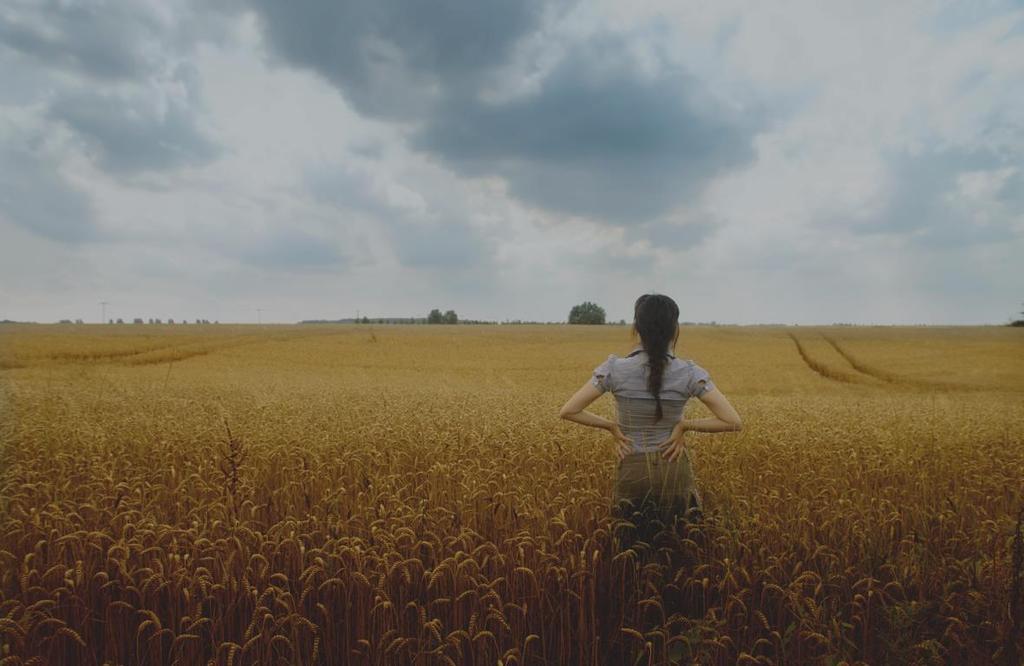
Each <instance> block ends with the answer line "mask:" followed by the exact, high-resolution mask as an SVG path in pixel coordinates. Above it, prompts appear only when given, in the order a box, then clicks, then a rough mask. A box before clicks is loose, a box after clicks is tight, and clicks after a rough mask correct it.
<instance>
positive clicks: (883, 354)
mask: <svg viewBox="0 0 1024 666" xmlns="http://www.w3.org/2000/svg"><path fill="white" fill-rule="evenodd" d="M1022 333H1024V331H1021V330H1020V329H1011V328H1005V327H1002V328H997V327H957V328H933V327H929V328H923V327H921V328H890V327H878V328H868V327H864V328H861V327H856V328H854V327H827V328H811V327H791V328H784V327H727V326H720V327H696V326H695V327H689V326H688V327H683V328H682V330H681V333H680V338H679V343H678V346H677V349H676V352H677V354H678V355H679V356H682V357H684V358H693V359H694V360H696V361H697V362H698V363H700V364H701V365H702V366H703V367H705V368H707V369H708V370H709V371H710V373H711V376H712V378H713V379H714V381H715V382H716V383H717V385H718V386H719V388H720V389H721V390H722V391H723V392H724V393H725V394H726V395H727V396H728V397H729V398H730V400H731V401H732V403H733V404H734V406H735V407H736V408H737V410H738V411H739V413H740V414H741V416H742V417H743V421H744V430H743V431H742V432H740V433H728V434H720V435H708V434H700V433H690V434H689V435H688V441H689V443H690V447H691V457H692V459H693V464H694V469H695V472H696V474H697V479H698V483H699V487H700V489H701V492H702V494H703V496H704V500H705V503H706V509H707V517H706V520H705V522H704V523H702V524H700V525H695V526H692V527H689V528H683V529H682V530H680V532H679V533H678V534H677V535H675V536H674V537H673V538H671V539H669V540H667V541H663V542H659V543H656V544H649V545H648V544H641V545H640V547H639V548H637V549H636V550H627V551H624V552H621V553H620V552H616V551H615V549H614V548H613V542H612V537H613V534H612V525H611V523H610V517H609V508H610V497H611V490H612V482H613V479H614V475H615V465H616V463H617V458H616V457H615V455H614V451H613V446H612V440H611V437H610V435H608V434H607V433H605V432H603V431H599V430H595V429H590V428H585V427H582V426H579V425H577V424H572V423H568V422H566V421H562V420H560V419H558V417H557V413H558V409H559V407H560V406H561V405H562V403H564V402H565V400H566V399H567V398H568V397H569V395H571V394H572V392H573V391H575V390H576V389H577V388H578V387H579V386H580V385H581V384H582V383H583V382H584V381H586V380H587V379H588V378H589V376H590V372H591V370H592V369H593V368H594V367H595V366H596V365H597V364H598V363H600V362H601V361H602V360H604V358H605V357H606V356H607V354H609V353H613V352H614V353H619V354H622V353H625V352H626V351H627V350H628V349H629V348H630V347H631V346H632V345H633V341H632V340H631V339H630V337H629V331H628V328H627V327H624V326H605V327H570V326H465V325H463V326H458V325H456V326H372V325H369V326H368V325H323V326H320V325H310V326H262V327H258V326H233V325H220V326H196V325H188V326H181V325H178V326H167V325H165V326H150V325H145V326H132V325H126V326H99V325H94V326H49V325H48V326H19V325H11V326H4V327H3V328H2V329H0V410H2V411H0V428H2V430H0V432H2V444H0V446H2V449H0V646H2V647H0V664H2V665H3V666H11V665H14V664H108V663H109V664H174V663H177V664H207V663H212V664H236V665H240V664H279V663H280V664H490V665H493V664H503V665H511V664H556V665H561V664H603V663H610V664H633V663H636V664H662V663H669V655H670V654H675V655H679V656H680V657H679V658H680V663H702V664H703V663H708V664H812V663H813V664H819V663H820V664H840V663H848V664H853V663H861V664H863V663H867V664H889V663H891V664H931V663H935V664H946V663H956V664H974V663H977V664H984V663H1010V662H1009V660H1011V659H1013V658H1014V657H1013V655H1014V650H1017V651H1019V653H1024V640H1022V634H1024V630H1022V629H1021V627H1020V623H1021V618H1022V616H1024V609H1022V608H1020V603H1021V602H1020V601H1019V599H1018V601H1017V602H1016V603H1017V605H1016V606H1015V604H1014V600H1013V599H1012V598H1011V597H1012V590H1013V584H1014V580H1015V577H1018V576H1020V561H1019V558H1020V554H1019V552H1018V555H1017V558H1018V559H1017V562H1016V566H1015V562H1014V545H1015V539H1014V532H1015V528H1018V526H1019V520H1018V518H1019V516H1020V512H1021V510H1022V507H1024V487H1022V486H1024V483H1022V479H1024V409H1022V407H1024V353H1022V352H1024V335H1022ZM590 410H591V411H594V412H596V413H599V414H602V415H604V416H608V417H612V416H614V402H613V400H612V398H611V396H610V395H606V396H603V397H601V398H600V399H599V400H598V401H597V402H595V403H594V404H593V405H592V406H591V407H590ZM703 412H705V410H704V408H703V405H701V404H700V403H699V402H698V401H696V400H694V401H691V403H690V404H688V405H687V416H688V417H690V416H701V415H705V414H703ZM1016 543H1017V547H1018V549H1019V548H1020V541H1019V539H1017V540H1016Z"/></svg>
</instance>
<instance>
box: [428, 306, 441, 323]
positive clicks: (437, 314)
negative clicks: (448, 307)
mask: <svg viewBox="0 0 1024 666" xmlns="http://www.w3.org/2000/svg"><path fill="white" fill-rule="evenodd" d="M427 323H428V324H443V323H444V315H443V314H441V311H440V310H438V309H437V308H434V309H433V310H431V311H430V314H428V315H427Z"/></svg>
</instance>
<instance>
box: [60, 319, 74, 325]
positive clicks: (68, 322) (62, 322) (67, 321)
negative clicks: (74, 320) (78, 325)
mask: <svg viewBox="0 0 1024 666" xmlns="http://www.w3.org/2000/svg"><path fill="white" fill-rule="evenodd" d="M57 323H58V324H70V323H71V320H70V319H61V320H60V321H59V322H57Z"/></svg>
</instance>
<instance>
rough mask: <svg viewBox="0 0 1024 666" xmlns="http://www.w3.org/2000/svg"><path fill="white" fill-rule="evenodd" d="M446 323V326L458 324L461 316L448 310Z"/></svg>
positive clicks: (445, 314)
mask: <svg viewBox="0 0 1024 666" xmlns="http://www.w3.org/2000/svg"><path fill="white" fill-rule="evenodd" d="M444 323H446V324H458V323H459V315H457V314H455V310H448V311H447V312H445V313H444Z"/></svg>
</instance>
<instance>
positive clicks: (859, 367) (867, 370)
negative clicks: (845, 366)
mask: <svg viewBox="0 0 1024 666" xmlns="http://www.w3.org/2000/svg"><path fill="white" fill-rule="evenodd" d="M821 337H822V338H824V340H825V342H827V343H828V344H830V345H831V346H832V348H833V349H835V350H836V353H838V354H839V355H840V356H842V357H843V358H844V359H846V362H847V363H849V364H850V367H851V368H853V369H854V370H856V371H857V372H860V373H863V374H865V375H867V376H869V377H874V378H875V379H878V380H880V381H883V382H887V383H889V384H908V383H911V384H912V383H917V382H915V381H912V380H908V379H906V378H903V377H899V376H898V375H894V374H891V373H887V372H882V371H881V370H876V369H875V368H872V367H871V366H868V365H864V364H863V363H861V362H860V361H858V360H857V358H856V357H855V356H853V355H852V354H851V353H850V352H848V351H846V350H845V349H843V348H842V347H841V346H839V343H838V342H836V341H835V340H834V339H833V338H830V337H829V336H827V335H825V334H824V333H822V334H821Z"/></svg>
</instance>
